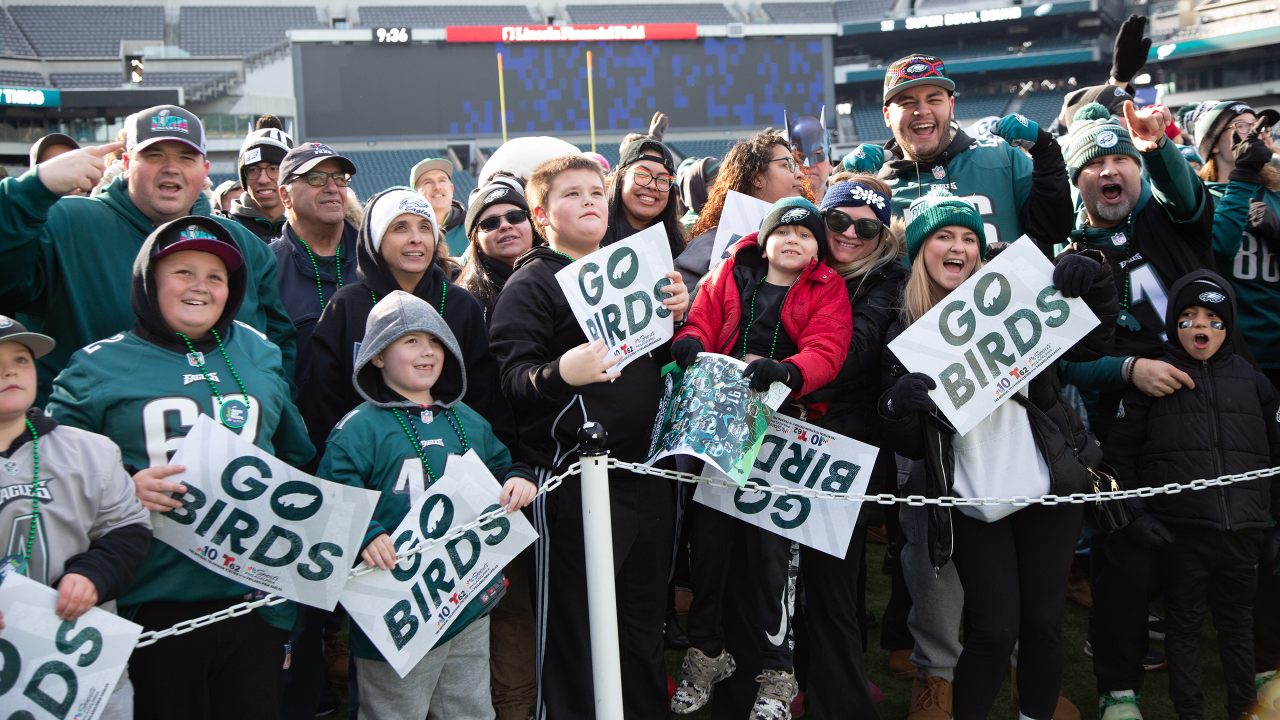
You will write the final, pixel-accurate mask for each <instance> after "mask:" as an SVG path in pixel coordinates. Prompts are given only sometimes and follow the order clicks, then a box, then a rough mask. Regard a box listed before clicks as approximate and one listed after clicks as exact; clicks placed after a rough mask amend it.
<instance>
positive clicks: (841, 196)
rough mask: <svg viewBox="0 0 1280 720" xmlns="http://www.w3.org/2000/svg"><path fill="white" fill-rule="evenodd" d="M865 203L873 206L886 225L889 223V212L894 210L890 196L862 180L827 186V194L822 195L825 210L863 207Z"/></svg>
mask: <svg viewBox="0 0 1280 720" xmlns="http://www.w3.org/2000/svg"><path fill="white" fill-rule="evenodd" d="M864 205H865V206H866V207H869V208H871V212H873V213H875V214H876V219H877V220H879V221H880V222H881V223H883V224H885V225H888V224H889V220H890V217H889V213H890V212H891V211H892V210H893V208H892V207H891V203H890V202H889V198H888V197H886V196H885V194H884V193H882V192H879V191H878V190H872V189H871V188H869V187H867V186H866V185H863V184H862V183H860V182H852V181H849V182H838V183H836V184H835V185H832V186H831V187H829V188H827V194H826V195H823V196H822V211H823V212H826V211H828V210H830V209H831V208H838V207H863V206H864Z"/></svg>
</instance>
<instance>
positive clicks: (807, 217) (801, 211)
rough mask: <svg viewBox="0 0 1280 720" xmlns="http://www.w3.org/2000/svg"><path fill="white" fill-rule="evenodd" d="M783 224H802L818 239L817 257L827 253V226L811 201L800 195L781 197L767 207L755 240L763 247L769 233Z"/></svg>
mask: <svg viewBox="0 0 1280 720" xmlns="http://www.w3.org/2000/svg"><path fill="white" fill-rule="evenodd" d="M783 225H803V226H804V227H806V228H808V229H809V232H811V233H813V237H814V239H815V240H817V241H818V257H819V258H824V257H826V254H827V226H826V225H825V224H824V223H823V222H822V213H820V212H818V208H817V207H815V206H814V204H813V203H811V202H809V201H808V200H805V199H804V198H802V197H789V198H782V199H781V200H779V201H778V202H776V203H774V204H773V207H771V208H769V213H768V214H767V215H765V216H764V220H761V221H760V234H759V236H758V237H757V238H756V242H758V243H759V244H760V247H761V248H762V249H763V248H764V246H765V244H766V243H768V242H769V235H771V234H772V233H773V231H774V230H777V229H778V228H780V227H782V226H783Z"/></svg>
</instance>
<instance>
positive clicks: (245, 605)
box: [136, 459, 1280, 647]
mask: <svg viewBox="0 0 1280 720" xmlns="http://www.w3.org/2000/svg"><path fill="white" fill-rule="evenodd" d="M608 464H609V467H611V468H617V469H619V470H627V471H630V472H633V473H636V474H637V475H651V476H654V477H662V478H667V479H669V480H678V481H680V482H687V483H704V484H707V485H711V486H712V487H722V488H729V489H732V490H746V491H750V492H764V493H770V494H773V495H793V496H797V497H803V498H809V499H822V500H839V501H844V502H873V503H877V504H879V505H892V504H894V503H903V504H906V505H910V506H912V507H923V506H925V505H938V506H941V507H958V506H962V505H969V506H983V505H987V506H989V505H1013V506H1015V507H1026V506H1027V505H1035V504H1040V505H1058V504H1064V503H1070V504H1074V505H1079V504H1082V503H1087V502H1102V501H1106V500H1125V499H1128V498H1148V497H1152V496H1155V495H1174V494H1177V493H1180V492H1182V491H1184V490H1207V489H1209V488H1214V487H1223V486H1226V485H1231V484H1234V483H1238V482H1247V481H1249V480H1261V479H1263V478H1268V477H1273V476H1275V475H1280V467H1273V468H1266V469H1264V470H1251V471H1249V472H1247V473H1240V474H1239V475H1223V476H1221V477H1217V478H1212V479H1207V480H1192V481H1191V482H1189V483H1181V484H1179V483H1169V484H1167V485H1161V486H1159V487H1145V488H1134V489H1132V490H1109V491H1105V492H1095V493H1072V494H1070V495H1041V496H1040V497H1028V496H1017V497H1011V498H994V497H986V498H959V497H938V498H929V497H925V496H923V495H908V496H907V497H898V496H897V495H892V494H890V493H882V494H879V495H864V494H860V493H849V492H835V491H831V490H817V489H813V488H800V489H797V488H790V487H785V486H781V485H762V484H760V483H757V482H755V481H754V480H748V481H747V482H746V483H745V484H743V485H738V484H737V483H735V482H734V481H732V480H729V479H727V478H710V477H702V476H700V475H694V474H693V473H687V472H678V471H674V470H661V469H658V468H652V467H649V466H647V465H642V464H640V463H629V462H622V461H621V460H613V459H610V460H609V461H608ZM580 467H581V464H580V463H574V464H572V465H570V466H569V467H568V469H566V470H565V471H564V472H563V473H560V474H559V475H556V476H554V477H552V478H551V479H549V480H547V481H546V482H544V483H543V484H542V487H540V488H538V492H537V494H536V495H534V497H535V498H536V497H538V496H539V495H545V494H546V493H549V492H551V491H552V490H555V489H556V488H558V487H560V485H561V484H562V483H563V482H564V479H565V478H567V477H569V476H570V475H576V474H577V473H578V471H579V469H580ZM506 514H507V510H506V508H503V507H499V508H496V509H494V510H490V511H489V512H487V513H482V514H481V515H480V516H479V517H477V518H476V519H475V520H473V521H471V522H469V523H467V524H465V525H460V526H458V527H456V528H454V529H452V530H450V531H449V532H448V533H446V534H445V535H443V536H441V537H438V538H435V539H433V540H428V541H426V542H424V543H419V544H416V545H414V546H413V547H410V548H407V549H405V550H401V551H399V552H397V553H396V560H397V561H399V560H402V559H404V558H407V557H412V556H414V555H417V554H418V553H422V552H426V551H427V550H430V549H432V548H434V547H435V546H437V545H439V544H440V543H447V542H449V541H451V540H455V539H457V538H459V537H462V535H464V534H465V533H467V532H468V531H470V530H475V529H477V528H479V527H480V526H481V525H484V524H486V523H488V522H489V521H491V520H493V519H495V518H498V517H501V516H503V515H506ZM377 569H378V568H377V566H375V565H366V566H364V567H362V568H359V569H353V570H352V571H351V573H350V575H349V577H358V576H360V575H364V574H366V573H370V572H374V571H375V570H377ZM285 600H286V598H285V597H283V596H281V595H267V596H265V597H263V598H261V599H258V600H254V601H251V602H242V603H239V604H237V605H232V606H231V607H228V608H223V609H222V610H219V611H217V612H215V613H210V614H209V615H205V616H203V617H198V618H192V619H191V620H183V621H182V622H180V623H177V624H176V625H174V626H173V627H170V628H165V629H164V630H153V631H150V632H144V633H142V635H140V636H139V637H138V644H137V646H136V647H146V646H148V645H151V644H153V643H155V642H156V641H157V640H160V639H162V638H166V637H169V636H171V635H182V634H184V633H189V632H191V631H192V630H196V629H198V628H202V627H204V626H206V625H212V624H213V623H216V622H218V621H220V620H228V619H230V618H233V617H239V616H241V615H244V614H246V613H249V612H252V611H253V610H256V609H257V608H260V607H264V606H268V605H279V604H280V603H283V602H285Z"/></svg>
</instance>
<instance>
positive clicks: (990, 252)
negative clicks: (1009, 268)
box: [982, 240, 1009, 262]
mask: <svg viewBox="0 0 1280 720" xmlns="http://www.w3.org/2000/svg"><path fill="white" fill-rule="evenodd" d="M1007 247H1009V243H1007V242H1001V241H1000V240H993V241H991V242H989V243H987V256H986V257H984V258H982V261H983V262H991V261H992V260H995V259H996V256H998V255H999V254H1000V253H1002V252H1004V249H1005V248H1007Z"/></svg>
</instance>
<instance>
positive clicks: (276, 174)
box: [244, 165, 280, 180]
mask: <svg viewBox="0 0 1280 720" xmlns="http://www.w3.org/2000/svg"><path fill="white" fill-rule="evenodd" d="M263 171H265V172H266V173H267V177H269V178H271V179H272V180H278V179H280V166H279V165H268V166H267V167H247V168H245V169H244V176H245V177H246V178H248V179H250V180H257V179H258V176H259V175H261V174H262V173H263Z"/></svg>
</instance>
